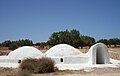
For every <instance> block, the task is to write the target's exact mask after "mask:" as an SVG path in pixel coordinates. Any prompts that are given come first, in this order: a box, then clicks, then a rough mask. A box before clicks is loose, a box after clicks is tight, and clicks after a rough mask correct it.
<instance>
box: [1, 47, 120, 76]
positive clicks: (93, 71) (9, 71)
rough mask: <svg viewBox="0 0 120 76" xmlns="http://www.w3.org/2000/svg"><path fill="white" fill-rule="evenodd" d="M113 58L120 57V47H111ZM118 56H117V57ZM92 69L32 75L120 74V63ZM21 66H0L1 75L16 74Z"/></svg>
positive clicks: (96, 75)
mask: <svg viewBox="0 0 120 76" xmlns="http://www.w3.org/2000/svg"><path fill="white" fill-rule="evenodd" d="M87 50H88V49H81V51H82V52H87ZM109 50H110V51H109V52H110V54H112V55H111V57H112V58H114V59H118V60H119V59H120V48H109ZM116 56H117V57H116ZM88 69H89V70H90V71H89V72H86V71H85V70H83V69H82V70H76V71H75V70H64V71H56V72H53V73H46V74H32V76H120V64H119V65H118V68H88ZM18 71H19V68H14V69H13V68H0V76H15V73H17V72H18Z"/></svg>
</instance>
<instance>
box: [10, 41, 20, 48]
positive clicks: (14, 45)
mask: <svg viewBox="0 0 120 76" xmlns="http://www.w3.org/2000/svg"><path fill="white" fill-rule="evenodd" d="M18 47H19V46H18V45H17V43H16V41H12V43H11V45H10V46H9V49H10V50H15V49H17V48H18Z"/></svg>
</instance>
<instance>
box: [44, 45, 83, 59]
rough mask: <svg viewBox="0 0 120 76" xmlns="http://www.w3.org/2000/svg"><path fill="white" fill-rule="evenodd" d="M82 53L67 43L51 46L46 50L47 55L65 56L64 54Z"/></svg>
mask: <svg viewBox="0 0 120 76" xmlns="http://www.w3.org/2000/svg"><path fill="white" fill-rule="evenodd" d="M79 54H82V53H81V52H80V51H79V50H78V49H75V48H74V47H72V46H70V45H67V44H58V45H55V46H53V47H52V48H50V49H49V50H48V51H47V52H45V56H47V57H63V56H74V55H79Z"/></svg>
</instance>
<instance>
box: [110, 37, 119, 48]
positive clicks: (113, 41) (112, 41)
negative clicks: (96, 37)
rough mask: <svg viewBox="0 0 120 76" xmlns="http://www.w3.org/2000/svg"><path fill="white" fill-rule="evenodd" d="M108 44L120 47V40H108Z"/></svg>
mask: <svg viewBox="0 0 120 76" xmlns="http://www.w3.org/2000/svg"><path fill="white" fill-rule="evenodd" d="M109 44H110V45H114V47H116V45H120V39H118V38H112V39H109Z"/></svg>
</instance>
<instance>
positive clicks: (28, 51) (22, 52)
mask: <svg viewBox="0 0 120 76" xmlns="http://www.w3.org/2000/svg"><path fill="white" fill-rule="evenodd" d="M40 56H43V53H42V52H41V51H40V50H38V49H36V48H34V47H31V46H23V47H20V48H18V49H15V50H14V51H12V52H10V53H9V54H8V57H9V58H21V59H23V58H34V57H40Z"/></svg>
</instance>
